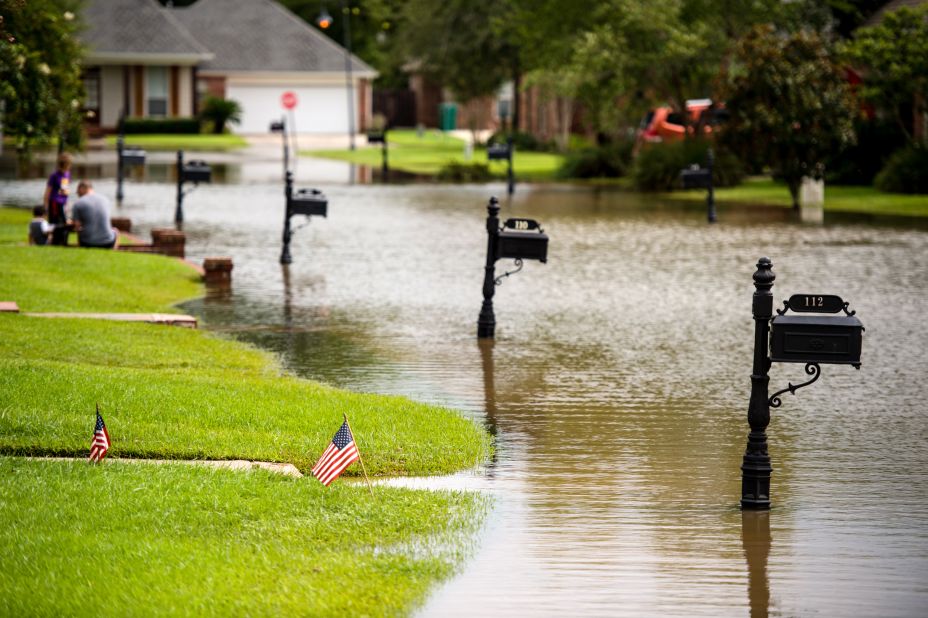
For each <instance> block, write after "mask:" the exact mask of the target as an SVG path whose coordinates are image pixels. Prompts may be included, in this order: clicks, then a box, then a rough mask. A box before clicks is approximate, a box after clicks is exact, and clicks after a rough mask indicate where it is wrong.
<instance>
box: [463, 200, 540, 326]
mask: <svg viewBox="0 0 928 618" xmlns="http://www.w3.org/2000/svg"><path fill="white" fill-rule="evenodd" d="M487 214H488V216H487V236H488V238H487V262H486V268H485V269H484V275H483V305H482V306H481V308H480V316H479V317H478V318H477V337H478V338H480V339H484V338H492V337H493V336H494V334H495V332H496V314H495V313H494V312H493V295H494V294H495V293H496V286H498V285H501V284H502V282H503V279H505V278H506V277H509V276H511V275H514V274H516V273H518V272H519V271H521V270H522V265H523V260H538V261H539V262H542V263H544V262H547V261H548V235H547V234H545V233H544V230H542V229H541V226H540V225H539V224H538V222H537V221H535V220H534V219H506V221H505V222H503V225H502V227H500V225H499V200H497V199H496V198H495V197H491V198H490V203H489V204H488V205H487ZM505 258H510V259H513V260H515V269H514V270H511V271H509V272H505V273H503V274H501V275H500V276H498V277H497V276H496V261H497V260H500V259H505Z"/></svg>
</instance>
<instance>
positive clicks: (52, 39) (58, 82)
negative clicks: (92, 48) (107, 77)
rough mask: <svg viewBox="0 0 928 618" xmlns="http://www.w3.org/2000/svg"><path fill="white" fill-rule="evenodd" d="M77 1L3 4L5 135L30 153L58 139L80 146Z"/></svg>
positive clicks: (9, 0)
mask: <svg viewBox="0 0 928 618" xmlns="http://www.w3.org/2000/svg"><path fill="white" fill-rule="evenodd" d="M79 6H80V3H79V1H78V0H3V2H2V7H3V11H2V14H0V100H2V102H3V105H4V109H5V111H4V113H3V125H4V133H5V134H7V135H10V136H12V137H13V138H14V139H15V140H16V143H17V146H18V147H19V148H21V149H22V150H23V151H24V152H26V153H28V151H29V149H30V148H31V147H32V146H34V145H37V144H47V143H50V142H52V141H54V140H55V139H60V140H62V142H63V144H62V145H63V146H66V147H77V146H79V145H80V139H81V132H80V125H81V121H82V117H81V103H82V101H83V99H84V88H83V84H82V82H81V78H80V76H81V65H80V63H81V58H82V51H81V48H80V45H79V44H78V42H77V40H76V38H75V36H74V35H75V33H76V32H77V29H78V27H79V24H78V22H77V19H76V16H77V15H79V14H80V11H79Z"/></svg>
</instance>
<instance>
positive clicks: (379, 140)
mask: <svg viewBox="0 0 928 618" xmlns="http://www.w3.org/2000/svg"><path fill="white" fill-rule="evenodd" d="M367 143H368V144H380V169H381V171H382V172H383V175H384V176H386V175H387V174H388V173H389V172H390V166H389V165H388V164H387V128H386V127H384V129H383V130H382V131H368V132H367Z"/></svg>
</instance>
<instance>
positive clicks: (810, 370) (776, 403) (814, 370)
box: [767, 314, 822, 408]
mask: <svg viewBox="0 0 928 618" xmlns="http://www.w3.org/2000/svg"><path fill="white" fill-rule="evenodd" d="M781 315H782V314H781ZM806 374H807V375H810V376H812V379H811V380H809V381H808V382H803V383H802V384H796V385H795V386H793V384H792V383H791V382H790V383H788V384H789V385H788V386H787V387H786V388H784V389H783V390H781V391H777V392H775V393H774V394H773V395H771V396H770V399H769V400H767V403H769V404H770V407H771V408H779V407H780V405H782V403H783V402H782V401H780V395H782V394H783V393H785V392H787V391H789V392H790V393H792V394H793V395H795V394H796V391H798V390H799V389H800V388H803V387H806V386H809V385H810V384H812V383H813V382H815V381H816V380H818V379H819V378H820V377H821V375H822V368H821V367H819V365H818V363H806Z"/></svg>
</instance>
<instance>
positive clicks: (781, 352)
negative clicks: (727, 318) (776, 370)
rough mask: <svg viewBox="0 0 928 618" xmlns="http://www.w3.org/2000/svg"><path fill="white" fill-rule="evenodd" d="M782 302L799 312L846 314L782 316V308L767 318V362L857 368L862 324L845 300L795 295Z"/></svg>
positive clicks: (788, 307) (834, 297) (858, 365)
mask: <svg viewBox="0 0 928 618" xmlns="http://www.w3.org/2000/svg"><path fill="white" fill-rule="evenodd" d="M785 304H786V308H787V309H792V310H793V311H796V312H799V313H813V312H814V313H838V312H839V311H844V312H845V314H846V315H843V316H828V315H815V316H805V315H784V314H785V313H786V309H784V310H783V312H782V313H780V314H779V315H777V316H775V317H774V318H773V319H772V320H771V321H770V360H771V362H775V363H823V364H837V365H853V366H854V367H857V368H858V369H859V368H860V350H861V344H862V339H863V330H864V325H863V324H862V323H861V321H860V320H859V319H857V317H856V316H855V315H853V314H852V313H850V312H848V311H847V303H845V302H844V301H842V300H841V298H840V297H839V296H830V295H812V294H796V295H794V296H792V297H790V299H789V300H788V301H786V303H785ZM778 313H779V312H778Z"/></svg>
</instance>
